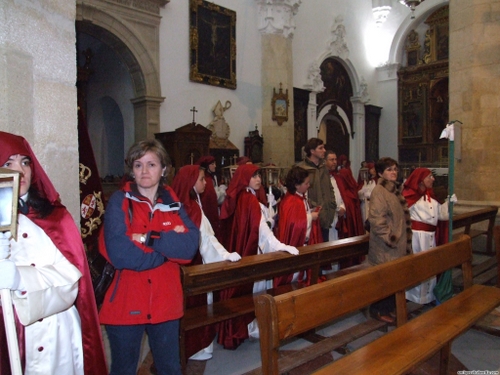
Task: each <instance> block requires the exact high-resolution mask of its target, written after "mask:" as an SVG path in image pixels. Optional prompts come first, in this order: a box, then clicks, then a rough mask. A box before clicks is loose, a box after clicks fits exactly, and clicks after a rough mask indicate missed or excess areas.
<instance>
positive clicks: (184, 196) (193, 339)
mask: <svg viewBox="0 0 500 375" xmlns="http://www.w3.org/2000/svg"><path fill="white" fill-rule="evenodd" d="M205 188H206V179H205V171H204V170H203V169H202V168H201V166H199V165H185V166H184V167H182V168H181V169H179V172H178V173H177V174H176V175H175V178H174V181H173V182H172V189H173V190H174V191H175V193H176V194H177V196H178V197H179V200H180V201H181V202H182V204H183V206H184V209H185V210H186V212H187V214H188V215H189V218H190V219H191V220H192V221H193V223H194V224H195V225H196V226H197V227H198V228H199V229H200V248H199V251H198V252H197V254H196V256H195V258H194V259H193V261H192V262H191V264H190V265H194V264H203V263H212V262H220V261H224V260H230V261H232V262H235V261H238V260H239V259H241V257H240V255H239V254H236V253H234V254H231V253H229V252H228V251H227V250H226V249H225V248H224V247H223V246H222V245H221V244H220V243H219V242H218V241H217V239H216V238H215V237H214V232H213V229H212V227H211V225H210V222H209V221H208V219H207V217H206V216H205V215H204V212H203V206H202V203H201V200H200V195H202V194H203V190H204V189H205ZM212 300H213V297H212V293H209V295H208V302H207V294H201V295H197V296H191V297H189V298H188V299H187V302H186V307H194V306H203V305H207V303H212ZM215 335H216V330H215V325H209V326H204V327H200V328H196V329H192V330H189V331H187V332H186V333H185V350H186V357H188V358H190V359H195V360H207V359H210V358H211V357H212V352H213V348H212V345H211V344H212V342H213V340H214V338H215ZM193 355H194V356H193Z"/></svg>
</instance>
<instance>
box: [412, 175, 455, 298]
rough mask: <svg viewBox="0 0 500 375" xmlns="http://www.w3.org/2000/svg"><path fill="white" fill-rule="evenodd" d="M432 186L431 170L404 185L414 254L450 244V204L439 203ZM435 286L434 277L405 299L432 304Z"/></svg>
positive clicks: (414, 176) (418, 286)
mask: <svg viewBox="0 0 500 375" xmlns="http://www.w3.org/2000/svg"><path fill="white" fill-rule="evenodd" d="M433 185H434V176H433V175H432V172H431V170H430V169H428V168H417V169H415V170H414V171H413V172H412V173H411V174H410V176H408V178H407V179H406V181H405V183H404V189H403V196H404V197H405V198H406V202H407V203H408V207H409V208H410V217H411V228H412V231H413V236H412V247H413V253H415V254H417V253H420V252H422V251H425V250H428V249H431V248H433V247H436V245H442V244H444V243H446V242H448V202H445V203H444V204H440V203H439V202H438V200H437V198H436V196H435V195H434V191H433V189H432V186H433ZM435 286H436V277H435V276H434V277H431V278H430V279H428V280H426V281H424V282H423V283H421V284H419V285H417V286H415V287H414V288H411V289H408V290H407V291H406V299H408V300H410V301H412V302H415V303H419V304H426V303H430V302H432V301H434V300H435V299H436V298H435V296H434V293H433V291H434V287H435Z"/></svg>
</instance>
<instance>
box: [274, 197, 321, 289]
mask: <svg viewBox="0 0 500 375" xmlns="http://www.w3.org/2000/svg"><path fill="white" fill-rule="evenodd" d="M304 199H307V198H304V197H301V196H300V195H298V194H290V193H289V192H287V193H286V194H285V197H284V198H283V200H282V201H281V202H280V204H279V209H278V212H279V220H278V228H277V231H276V232H277V235H276V237H277V238H278V240H280V241H281V242H283V243H284V244H287V245H291V246H295V247H299V246H304V245H314V244H317V243H320V242H323V238H322V236H321V227H320V226H319V220H313V222H312V227H311V233H309V240H308V241H307V244H306V233H307V212H306V209H305V205H304ZM309 276H310V275H308V277H307V280H304V279H303V278H304V275H303V274H302V272H301V274H300V275H299V282H307V284H308V285H309V284H310V277H309ZM292 278H293V274H291V275H284V276H280V277H275V278H274V282H273V286H274V287H275V288H276V287H277V286H279V285H284V284H290V283H291V282H292Z"/></svg>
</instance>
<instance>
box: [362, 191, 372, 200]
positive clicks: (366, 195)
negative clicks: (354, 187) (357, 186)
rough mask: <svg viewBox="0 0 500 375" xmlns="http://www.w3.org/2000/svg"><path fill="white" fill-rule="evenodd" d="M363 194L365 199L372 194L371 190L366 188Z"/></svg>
mask: <svg viewBox="0 0 500 375" xmlns="http://www.w3.org/2000/svg"><path fill="white" fill-rule="evenodd" d="M363 195H364V196H365V199H370V196H371V195H372V192H371V191H368V190H366V191H365V192H364V193H363Z"/></svg>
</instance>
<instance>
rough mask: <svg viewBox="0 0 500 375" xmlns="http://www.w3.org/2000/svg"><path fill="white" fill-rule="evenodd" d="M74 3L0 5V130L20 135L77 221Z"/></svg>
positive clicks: (7, 0)
mask: <svg viewBox="0 0 500 375" xmlns="http://www.w3.org/2000/svg"><path fill="white" fill-rule="evenodd" d="M75 12H76V7H75V2H74V1H73V2H72V1H67V0H52V1H50V2H46V1H29V0H2V1H1V2H0V56H1V57H0V129H1V130H3V131H7V132H12V133H16V134H21V135H23V136H24V137H26V139H27V140H28V141H29V142H30V144H31V146H32V147H33V150H34V152H35V154H36V155H37V158H38V159H39V160H40V163H41V164H42V165H43V167H44V169H45V170H46V172H47V173H48V175H49V176H50V178H51V180H52V182H53V184H54V186H55V187H56V189H57V190H58V191H59V193H60V194H61V200H62V202H63V203H64V204H65V205H67V207H68V208H69V209H70V212H71V213H72V215H73V217H74V218H75V220H76V219H77V218H78V207H79V196H78V193H77V192H78V191H79V190H78V188H79V186H78V184H79V181H78V139H77V106H76V87H75V77H76V64H75V42H76V38H75Z"/></svg>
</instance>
